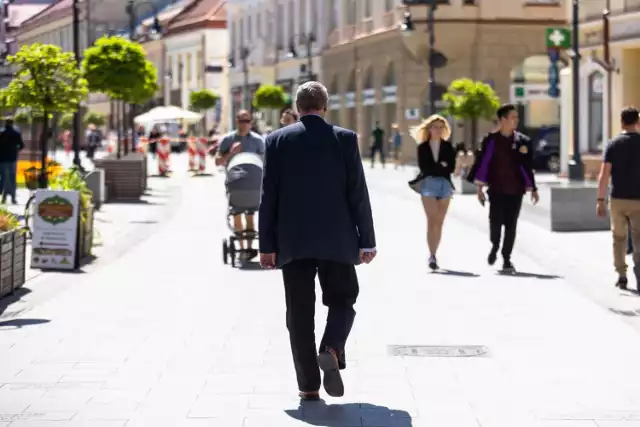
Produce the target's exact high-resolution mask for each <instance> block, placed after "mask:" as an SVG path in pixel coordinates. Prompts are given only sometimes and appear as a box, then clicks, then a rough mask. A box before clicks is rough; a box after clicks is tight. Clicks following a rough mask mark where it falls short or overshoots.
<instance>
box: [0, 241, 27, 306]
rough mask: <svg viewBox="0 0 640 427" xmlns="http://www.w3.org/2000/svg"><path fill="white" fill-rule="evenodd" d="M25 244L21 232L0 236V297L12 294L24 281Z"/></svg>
mask: <svg viewBox="0 0 640 427" xmlns="http://www.w3.org/2000/svg"><path fill="white" fill-rule="evenodd" d="M26 242H27V235H26V233H23V232H22V230H13V231H7V232H5V233H2V234H0V297H3V296H6V295H9V294H12V293H13V292H15V290H16V289H19V288H21V287H22V286H23V285H24V283H25V281H26V263H25V260H26V248H27V245H26Z"/></svg>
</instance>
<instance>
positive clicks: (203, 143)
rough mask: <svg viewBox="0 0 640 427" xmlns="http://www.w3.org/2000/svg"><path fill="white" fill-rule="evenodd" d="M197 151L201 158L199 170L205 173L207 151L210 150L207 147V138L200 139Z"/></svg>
mask: <svg viewBox="0 0 640 427" xmlns="http://www.w3.org/2000/svg"><path fill="white" fill-rule="evenodd" d="M197 151H198V159H199V168H198V172H199V173H205V171H206V170H207V152H208V151H209V150H208V149H207V138H200V139H198V144H197Z"/></svg>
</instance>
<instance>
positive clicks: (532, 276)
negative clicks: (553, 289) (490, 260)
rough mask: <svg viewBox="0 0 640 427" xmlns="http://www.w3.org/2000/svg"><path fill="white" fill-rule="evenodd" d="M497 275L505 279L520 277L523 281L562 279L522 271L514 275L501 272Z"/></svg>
mask: <svg viewBox="0 0 640 427" xmlns="http://www.w3.org/2000/svg"><path fill="white" fill-rule="evenodd" d="M498 275H500V276H507V277H520V278H524V279H540V280H554V279H562V278H563V277H562V276H558V275H556V274H538V273H526V272H524V271H516V272H515V273H506V272H503V271H498Z"/></svg>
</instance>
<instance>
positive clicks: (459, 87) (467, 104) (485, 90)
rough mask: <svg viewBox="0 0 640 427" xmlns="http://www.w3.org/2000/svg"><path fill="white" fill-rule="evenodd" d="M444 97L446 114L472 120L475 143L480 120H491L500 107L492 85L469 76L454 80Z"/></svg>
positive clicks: (472, 136) (472, 137)
mask: <svg viewBox="0 0 640 427" xmlns="http://www.w3.org/2000/svg"><path fill="white" fill-rule="evenodd" d="M442 99H443V100H444V102H445V103H446V104H447V107H446V108H445V111H444V112H443V113H444V114H446V115H448V116H452V117H455V118H457V119H460V120H468V121H470V122H471V139H472V141H473V144H474V145H475V144H476V142H477V139H478V138H477V136H478V135H477V133H478V132H477V127H478V120H480V119H482V120H491V119H492V118H493V117H494V116H495V114H496V111H497V110H498V108H499V107H500V99H499V98H498V96H497V95H496V93H495V91H494V90H493V88H492V87H491V86H489V85H488V84H486V83H483V82H481V81H475V80H472V79H468V78H463V79H458V80H454V81H453V82H452V83H451V84H450V85H449V89H448V91H447V93H445V94H444V96H443V97H442Z"/></svg>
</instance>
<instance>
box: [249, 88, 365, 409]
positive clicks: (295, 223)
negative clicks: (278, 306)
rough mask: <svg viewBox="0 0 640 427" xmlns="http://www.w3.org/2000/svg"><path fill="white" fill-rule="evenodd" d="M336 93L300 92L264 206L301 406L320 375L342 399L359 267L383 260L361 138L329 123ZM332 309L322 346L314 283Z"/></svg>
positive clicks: (269, 162) (278, 138)
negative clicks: (332, 96)
mask: <svg viewBox="0 0 640 427" xmlns="http://www.w3.org/2000/svg"><path fill="white" fill-rule="evenodd" d="M328 103H329V94H328V93H327V89H326V88H325V87H324V86H323V85H322V84H320V83H318V82H313V81H312V82H307V83H304V84H302V85H301V86H300V87H299V88H298V90H297V93H296V106H297V108H298V111H299V112H300V114H301V119H300V121H299V122H298V123H295V124H293V125H290V126H287V127H284V128H282V129H278V130H277V131H275V132H273V133H272V134H271V135H269V137H268V138H267V142H266V145H267V148H266V156H265V165H264V171H263V184H262V187H263V195H262V202H261V205H260V213H259V221H260V264H261V265H262V266H263V267H264V268H282V278H283V281H284V290H285V299H286V305H287V328H288V329H289V338H290V341H291V352H292V354H293V361H294V366H295V370H296V377H297V380H298V390H299V396H300V398H302V399H304V400H318V399H319V393H318V391H319V389H320V383H321V378H320V370H322V371H323V372H324V377H323V379H322V383H323V385H324V389H325V391H326V392H327V393H328V394H329V395H330V396H342V395H343V394H344V384H343V382H342V378H341V375H340V370H341V369H344V368H345V367H346V365H345V344H346V341H347V337H348V336H349V332H350V331H351V327H352V325H353V320H354V318H355V314H356V313H355V310H354V309H353V305H354V304H355V302H356V299H357V297H358V292H359V286H358V276H357V275H356V270H355V265H356V264H360V263H365V264H368V263H369V262H371V261H372V260H373V258H374V257H375V256H376V239H375V233H374V229H373V217H372V214H371V205H370V203H369V192H368V190H367V184H366V181H365V176H364V170H363V168H362V160H361V159H360V153H359V148H358V138H357V136H356V134H355V133H354V132H352V131H350V130H347V129H343V128H340V127H337V126H333V125H331V124H329V123H327V122H326V121H325V119H324V116H325V115H326V112H327V107H328ZM316 275H317V276H318V278H319V281H320V287H321V288H322V302H323V303H324V304H325V305H326V306H327V307H328V308H329V313H328V315H327V323H326V327H325V331H324V336H323V337H322V341H321V342H320V348H319V350H317V347H316V342H315V334H314V331H315V325H314V320H315V301H316V295H315V289H316V285H315V278H316Z"/></svg>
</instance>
